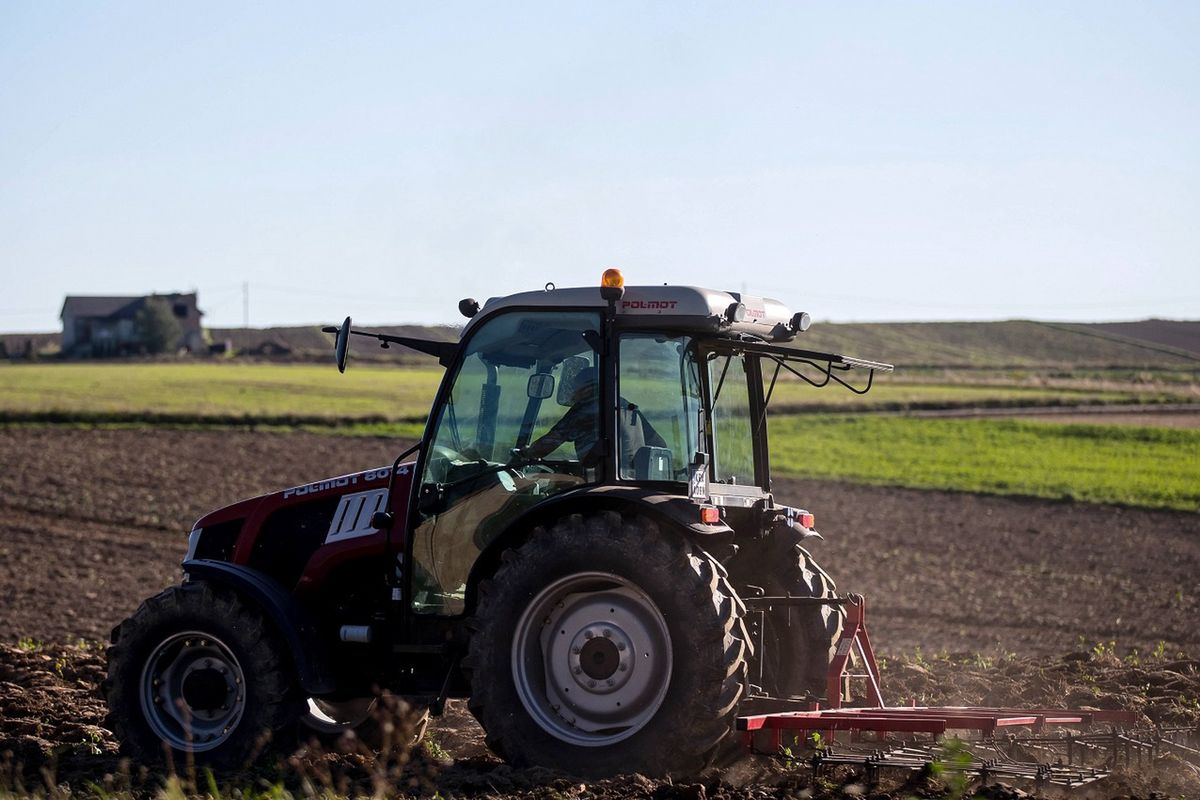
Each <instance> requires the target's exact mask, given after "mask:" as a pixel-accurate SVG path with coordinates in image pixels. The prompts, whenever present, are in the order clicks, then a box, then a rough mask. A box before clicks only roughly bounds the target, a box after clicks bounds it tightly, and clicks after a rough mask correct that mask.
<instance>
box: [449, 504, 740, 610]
mask: <svg viewBox="0 0 1200 800" xmlns="http://www.w3.org/2000/svg"><path fill="white" fill-rule="evenodd" d="M601 511H616V512H618V513H621V514H636V515H639V516H644V517H646V518H648V519H651V520H653V521H654V522H657V523H658V524H659V525H660V526H661V528H662V530H663V531H664V533H667V534H668V535H672V534H673V535H677V536H682V537H684V538H686V539H689V540H690V541H693V542H695V543H696V544H698V545H699V546H701V547H703V548H704V549H705V550H710V551H711V550H714V549H719V548H720V547H722V546H724V545H727V544H729V543H731V542H732V541H733V535H734V533H733V529H732V528H730V527H729V526H728V525H726V524H725V523H724V522H719V523H717V524H715V525H710V524H707V523H704V522H701V521H700V511H699V506H698V505H697V504H696V503H695V502H693V501H692V500H689V499H688V498H687V497H683V496H680V495H677V494H663V493H661V492H656V491H654V490H653V489H643V488H638V487H635V486H592V487H587V488H583V489H576V490H574V491H570V492H563V493H562V494H559V495H555V496H554V497H552V498H550V499H549V500H547V501H545V502H544V503H540V504H539V505H537V506H536V507H534V508H532V509H530V510H529V511H527V512H526V513H525V514H523V515H521V516H520V517H517V518H516V519H515V520H513V522H512V524H510V525H509V526H508V527H507V528H505V529H504V531H503V532H502V533H501V534H500V535H499V536H497V537H496V538H495V539H493V540H492V542H491V543H490V544H489V545H488V546H487V548H486V549H485V550H484V551H483V552H482V553H480V554H479V558H478V559H476V561H475V565H474V566H473V567H472V568H471V575H470V578H469V580H468V581H467V597H466V603H467V613H471V611H472V610H473V609H474V608H475V601H476V589H477V587H478V586H479V583H480V581H482V580H485V579H486V578H488V577H490V576H491V575H493V574H494V573H495V572H496V570H497V569H499V567H500V554H501V553H503V552H504V551H505V550H508V549H509V548H513V547H519V546H520V545H521V544H522V543H523V542H524V541H525V540H526V539H527V538H528V537H529V535H530V534H531V533H532V532H533V529H534V528H536V527H538V526H539V525H549V524H551V523H552V522H553V521H554V520H556V519H560V518H562V517H566V516H570V515H571V514H591V513H598V512H601Z"/></svg>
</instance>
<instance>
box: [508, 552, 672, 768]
mask: <svg viewBox="0 0 1200 800" xmlns="http://www.w3.org/2000/svg"><path fill="white" fill-rule="evenodd" d="M672 661H673V659H672V651H671V636H670V632H669V631H668V629H667V623H666V619H665V617H664V616H663V614H662V612H661V611H660V610H659V608H658V606H657V605H656V604H655V603H654V601H653V600H652V599H651V598H650V596H649V595H647V594H646V593H645V592H643V591H642V590H641V589H640V588H638V587H637V586H636V585H635V584H633V583H632V582H631V581H629V580H627V579H625V578H623V577H621V576H619V575H614V574H612V573H607V572H581V573H576V574H573V575H568V576H567V577H564V578H560V579H559V580H557V581H555V582H554V583H552V584H551V585H549V586H547V587H546V588H545V589H543V590H542V591H541V592H540V593H539V594H538V595H537V596H536V597H535V598H534V599H533V601H532V602H530V603H529V605H528V606H526V608H525V610H524V611H523V612H522V613H521V616H520V618H519V619H518V620H517V626H516V632H515V635H514V637H513V647H512V670H513V681H514V684H515V687H516V690H517V695H518V696H519V697H520V699H521V703H522V705H524V707H525V710H526V711H528V712H529V715H530V716H531V717H532V718H533V720H534V721H535V722H537V724H538V725H539V726H540V727H541V728H542V729H543V730H544V731H546V732H547V733H549V734H550V735H551V736H554V737H555V738H556V739H559V740H560V741H563V742H567V743H570V744H574V745H580V746H585V747H601V746H605V745H610V744H614V743H616V742H619V741H621V740H623V739H627V738H629V737H630V736H633V735H634V734H635V733H637V732H638V731H639V730H641V729H642V728H643V727H645V725H646V724H647V723H648V722H649V721H650V720H651V719H652V718H653V717H654V715H655V713H656V712H657V711H658V709H659V708H660V707H661V706H662V703H663V699H664V697H665V696H666V693H667V688H668V686H669V685H670V682H671V670H672Z"/></svg>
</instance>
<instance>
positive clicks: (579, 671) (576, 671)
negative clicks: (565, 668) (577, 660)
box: [573, 667, 583, 675]
mask: <svg viewBox="0 0 1200 800" xmlns="http://www.w3.org/2000/svg"><path fill="white" fill-rule="evenodd" d="M573 671H574V673H575V674H576V675H578V674H579V673H581V672H583V667H576V668H575V669H574V670H573Z"/></svg>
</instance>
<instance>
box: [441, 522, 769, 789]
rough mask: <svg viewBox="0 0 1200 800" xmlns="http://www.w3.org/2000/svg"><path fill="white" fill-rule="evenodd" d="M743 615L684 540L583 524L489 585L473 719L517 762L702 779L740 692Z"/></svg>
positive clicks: (524, 550)
mask: <svg viewBox="0 0 1200 800" xmlns="http://www.w3.org/2000/svg"><path fill="white" fill-rule="evenodd" d="M744 610H745V607H744V606H743V605H742V603H741V600H740V599H739V598H738V597H737V595H736V594H735V593H734V591H733V589H732V587H731V586H730V584H729V582H728V580H727V579H726V573H725V570H724V568H723V567H722V566H721V565H720V564H719V563H718V562H717V561H715V560H714V559H713V558H712V557H711V556H709V555H708V554H707V553H705V552H704V551H703V550H701V549H700V548H698V547H696V546H694V545H692V544H690V543H688V542H687V541H685V540H684V539H683V538H682V537H675V536H672V535H668V534H666V533H664V532H663V531H661V530H660V529H659V527H658V526H657V525H655V524H654V523H652V522H650V521H648V520H645V519H642V518H636V517H625V518H622V516H621V515H619V514H617V513H614V512H607V513H602V514H596V515H591V516H586V517H585V516H581V515H578V514H577V515H573V516H571V517H569V518H566V519H563V520H560V521H559V522H557V523H556V524H555V525H553V526H552V527H551V528H549V529H542V528H539V529H536V530H535V531H534V532H533V533H532V535H531V536H530V538H529V539H528V541H527V542H526V543H525V544H524V545H522V546H521V547H519V548H516V549H512V550H508V551H506V552H505V553H504V555H503V558H502V565H501V567H500V569H499V570H498V571H497V572H496V574H495V576H494V577H493V578H492V579H491V580H488V581H485V582H483V583H482V584H481V585H480V587H479V604H478V607H477V609H476V613H475V617H474V619H473V621H472V625H471V628H472V630H473V635H472V637H471V640H470V645H469V651H468V655H467V657H466V659H465V660H464V662H463V666H464V668H465V669H466V671H467V673H468V675H469V677H470V680H471V698H470V703H469V705H470V709H471V711H472V712H473V713H474V714H475V716H476V718H477V719H478V720H479V722H480V723H481V725H482V726H483V728H484V731H485V732H486V735H487V743H488V746H489V747H491V749H492V750H493V751H494V752H496V753H497V754H498V755H500V756H501V757H503V758H505V759H506V760H508V761H509V762H510V763H512V764H514V765H517V766H527V765H541V766H547V767H553V768H557V769H562V770H565V771H567V772H571V773H574V774H579V775H589V776H590V775H613V774H617V773H621V772H640V773H643V774H648V775H662V774H668V773H670V774H688V773H694V772H696V771H699V770H701V769H703V768H704V767H705V766H706V765H707V764H708V763H709V762H710V761H711V759H712V758H713V756H714V755H715V753H716V750H717V748H718V745H719V744H720V742H721V740H722V739H724V738H725V737H726V736H727V735H728V734H729V732H730V729H731V726H732V722H733V716H734V713H735V711H736V709H737V705H738V701H739V700H740V699H741V696H742V690H743V685H744V680H745V670H746V655H747V651H748V636H747V635H746V630H745V627H744V625H743V624H742V621H741V615H742V614H743V613H744Z"/></svg>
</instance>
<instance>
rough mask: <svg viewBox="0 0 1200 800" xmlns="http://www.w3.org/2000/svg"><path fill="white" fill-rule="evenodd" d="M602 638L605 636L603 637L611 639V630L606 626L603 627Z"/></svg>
mask: <svg viewBox="0 0 1200 800" xmlns="http://www.w3.org/2000/svg"><path fill="white" fill-rule="evenodd" d="M604 638H605V639H611V638H612V631H610V630H609V629H608V628H605V629H604Z"/></svg>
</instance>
